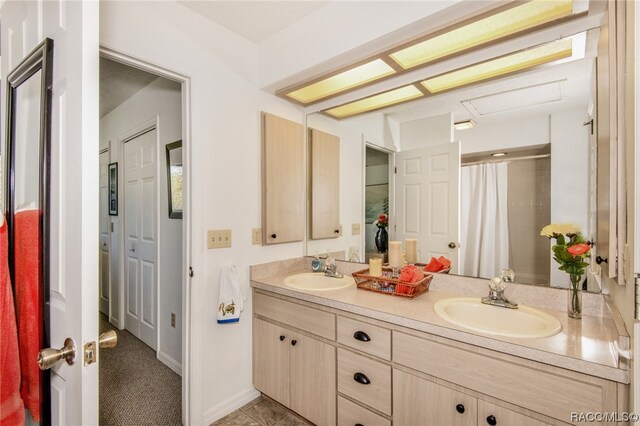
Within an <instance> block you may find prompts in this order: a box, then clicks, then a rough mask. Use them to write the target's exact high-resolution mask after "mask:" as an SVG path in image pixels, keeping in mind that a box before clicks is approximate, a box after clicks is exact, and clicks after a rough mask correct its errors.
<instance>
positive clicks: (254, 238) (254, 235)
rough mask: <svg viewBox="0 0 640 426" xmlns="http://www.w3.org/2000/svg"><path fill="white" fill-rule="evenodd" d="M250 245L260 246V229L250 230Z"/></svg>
mask: <svg viewBox="0 0 640 426" xmlns="http://www.w3.org/2000/svg"><path fill="white" fill-rule="evenodd" d="M251 243H252V244H255V245H260V244H262V228H253V229H252V230H251Z"/></svg>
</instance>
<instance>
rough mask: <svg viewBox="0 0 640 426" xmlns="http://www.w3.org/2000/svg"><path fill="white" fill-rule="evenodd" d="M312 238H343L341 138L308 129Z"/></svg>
mask: <svg viewBox="0 0 640 426" xmlns="http://www.w3.org/2000/svg"><path fill="white" fill-rule="evenodd" d="M309 156H310V158H309V165H310V170H309V175H310V177H311V178H310V180H311V184H310V188H311V194H310V199H311V212H310V224H311V232H310V235H311V239H312V240H319V239H323V238H338V237H339V236H340V138H339V137H337V136H334V135H330V134H329V133H325V132H321V131H320V130H316V129H309Z"/></svg>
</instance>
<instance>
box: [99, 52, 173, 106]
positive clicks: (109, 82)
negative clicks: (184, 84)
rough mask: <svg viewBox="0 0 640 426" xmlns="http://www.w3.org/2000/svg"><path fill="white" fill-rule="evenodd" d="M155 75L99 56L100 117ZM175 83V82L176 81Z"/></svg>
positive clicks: (134, 92)
mask: <svg viewBox="0 0 640 426" xmlns="http://www.w3.org/2000/svg"><path fill="white" fill-rule="evenodd" d="M156 78H158V76H157V75H154V74H151V73H148V72H146V71H142V70H139V69H137V68H133V67H130V66H127V65H123V64H121V63H119V62H115V61H111V60H109V59H106V58H100V118H102V117H104V116H105V115H107V114H109V113H110V112H111V111H113V110H114V109H116V108H117V107H118V106H119V105H121V104H122V103H123V102H124V101H126V100H127V99H129V98H130V97H131V96H133V95H135V94H136V93H138V92H139V91H140V90H142V89H143V88H144V87H146V86H147V85H148V84H149V83H151V82H152V81H153V80H155V79H156ZM176 84H177V83H176Z"/></svg>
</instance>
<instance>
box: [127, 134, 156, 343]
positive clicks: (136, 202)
mask: <svg viewBox="0 0 640 426" xmlns="http://www.w3.org/2000/svg"><path fill="white" fill-rule="evenodd" d="M157 142H158V141H157V131H156V129H153V130H150V131H148V132H146V133H144V134H141V135H139V136H137V137H135V138H134V139H131V140H129V141H127V142H126V143H125V144H124V185H125V190H124V212H125V216H124V223H125V257H126V260H125V280H126V284H125V287H126V300H125V312H126V318H125V326H126V329H127V330H129V331H130V332H131V333H132V334H133V335H134V336H136V337H137V338H139V339H140V340H142V341H143V342H144V343H145V344H147V345H148V346H150V347H151V348H153V349H156V346H157V339H156V332H157V309H156V308H157V287H158V277H157V265H156V259H157V252H158V246H157V245H158V239H157V212H158V202H157V187H158V185H157V180H156V172H157V163H156V162H157Z"/></svg>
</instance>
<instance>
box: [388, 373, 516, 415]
mask: <svg viewBox="0 0 640 426" xmlns="http://www.w3.org/2000/svg"><path fill="white" fill-rule="evenodd" d="M477 404H478V400H477V399H476V398H474V397H472V396H469V395H466V394H464V393H461V392H456V391H454V390H451V389H449V388H447V387H444V386H441V385H438V384H436V383H434V382H430V381H428V380H424V379H421V378H419V377H417V376H414V375H412V374H408V373H405V372H404V371H400V370H395V369H394V370H393V424H394V426H415V425H455V426H475V425H476V424H477V421H478V415H477V412H478V409H477ZM504 424H508V423H504Z"/></svg>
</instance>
